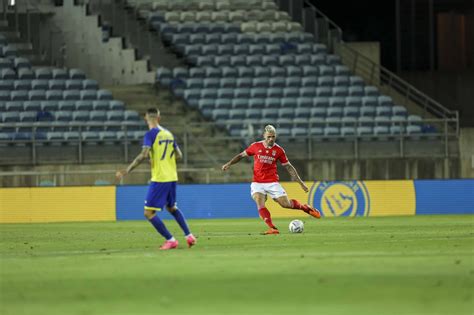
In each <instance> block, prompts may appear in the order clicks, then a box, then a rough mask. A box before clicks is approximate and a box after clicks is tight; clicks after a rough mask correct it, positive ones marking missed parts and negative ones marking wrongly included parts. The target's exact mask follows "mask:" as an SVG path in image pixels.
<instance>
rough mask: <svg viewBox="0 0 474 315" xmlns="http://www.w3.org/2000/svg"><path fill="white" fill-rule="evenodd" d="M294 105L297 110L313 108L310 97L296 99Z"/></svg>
mask: <svg viewBox="0 0 474 315" xmlns="http://www.w3.org/2000/svg"><path fill="white" fill-rule="evenodd" d="M300 95H301V90H300ZM296 104H297V107H298V108H311V107H312V106H313V99H312V98H311V97H298V99H297V100H296Z"/></svg>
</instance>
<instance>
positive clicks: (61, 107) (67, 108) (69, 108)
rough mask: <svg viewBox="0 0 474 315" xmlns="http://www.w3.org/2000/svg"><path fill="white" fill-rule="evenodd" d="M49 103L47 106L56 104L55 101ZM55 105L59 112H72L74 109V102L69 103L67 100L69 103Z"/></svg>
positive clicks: (61, 102) (62, 102)
mask: <svg viewBox="0 0 474 315" xmlns="http://www.w3.org/2000/svg"><path fill="white" fill-rule="evenodd" d="M49 102H50V103H49V104H51V103H53V102H56V101H49ZM57 104H58V109H59V110H60V111H72V110H75V109H76V101H71V100H69V101H59V102H57ZM43 109H44V107H43Z"/></svg>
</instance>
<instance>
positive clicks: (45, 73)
mask: <svg viewBox="0 0 474 315" xmlns="http://www.w3.org/2000/svg"><path fill="white" fill-rule="evenodd" d="M35 77H36V79H43V80H44V79H46V80H50V79H52V78H53V72H52V71H51V69H48V68H39V69H36V70H35Z"/></svg>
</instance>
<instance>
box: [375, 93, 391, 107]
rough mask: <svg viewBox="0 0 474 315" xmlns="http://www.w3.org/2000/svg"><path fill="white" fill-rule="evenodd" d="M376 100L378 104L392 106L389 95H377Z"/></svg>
mask: <svg viewBox="0 0 474 315" xmlns="http://www.w3.org/2000/svg"><path fill="white" fill-rule="evenodd" d="M377 101H378V104H379V106H393V100H392V98H391V97H390V96H384V95H382V96H379V97H378V98H377Z"/></svg>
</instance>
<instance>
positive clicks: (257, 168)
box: [245, 141, 289, 183]
mask: <svg viewBox="0 0 474 315" xmlns="http://www.w3.org/2000/svg"><path fill="white" fill-rule="evenodd" d="M245 153H247V155H248V156H252V155H253V156H254V159H253V161H254V162H253V181H254V182H256V183H273V182H278V174H277V161H280V163H281V164H282V165H285V164H288V163H289V162H288V158H287V157H286V153H285V150H283V148H282V147H280V146H279V145H278V144H276V143H275V144H274V145H273V146H272V147H271V148H267V147H265V145H264V141H260V142H254V143H252V144H251V145H250V146H249V147H248V148H247V149H245Z"/></svg>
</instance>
